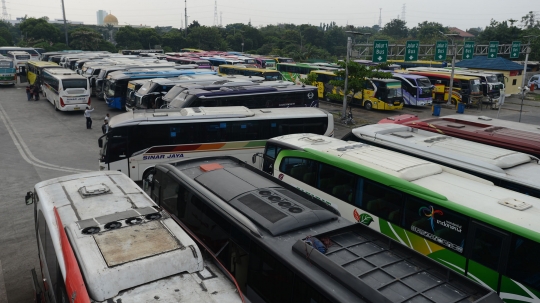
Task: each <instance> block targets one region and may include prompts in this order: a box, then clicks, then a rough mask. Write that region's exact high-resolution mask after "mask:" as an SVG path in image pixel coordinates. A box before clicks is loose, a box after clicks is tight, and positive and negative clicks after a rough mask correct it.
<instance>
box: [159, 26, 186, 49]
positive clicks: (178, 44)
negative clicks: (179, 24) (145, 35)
mask: <svg viewBox="0 0 540 303" xmlns="http://www.w3.org/2000/svg"><path fill="white" fill-rule="evenodd" d="M161 41H162V44H163V48H165V47H170V48H171V50H172V51H174V52H178V51H180V50H181V49H182V48H185V47H187V40H186V38H185V37H184V34H183V33H182V32H181V31H179V30H178V29H172V30H171V31H169V32H168V33H165V34H164V35H163V36H162V37H161Z"/></svg>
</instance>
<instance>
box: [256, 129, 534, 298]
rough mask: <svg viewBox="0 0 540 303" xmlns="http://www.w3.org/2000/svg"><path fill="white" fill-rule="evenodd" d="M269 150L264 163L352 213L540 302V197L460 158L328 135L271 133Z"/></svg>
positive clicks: (507, 292) (482, 280)
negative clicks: (474, 171)
mask: <svg viewBox="0 0 540 303" xmlns="http://www.w3.org/2000/svg"><path fill="white" fill-rule="evenodd" d="M395 135H396V136H400V135H403V136H406V134H400V133H396V134H395ZM262 157H263V161H262V166H261V169H262V170H264V171H266V172H268V173H271V174H273V175H274V176H275V177H278V178H279V179H280V180H283V181H285V182H286V183H288V184H291V185H293V186H295V187H297V188H299V189H301V190H302V191H304V192H306V193H308V194H310V195H311V196H313V197H315V198H317V199H319V200H321V201H323V202H325V203H327V204H329V205H331V206H333V207H335V208H336V209H337V210H338V211H339V212H340V214H341V216H342V217H344V218H345V219H348V220H352V221H354V222H359V223H363V224H366V225H368V226H369V227H371V228H373V229H374V230H377V231H379V232H381V233H383V234H385V235H386V236H388V237H390V238H391V239H393V240H395V241H397V242H399V243H401V244H403V245H406V246H408V247H410V248H412V249H414V250H416V251H418V252H419V253H421V254H423V255H426V256H428V257H430V258H432V259H434V260H436V261H438V262H440V263H442V264H445V265H446V266H448V267H449V268H451V269H453V270H455V271H456V272H459V273H461V274H464V275H465V276H467V277H469V278H470V279H472V280H474V281H476V282H478V283H479V284H482V285H484V286H487V287H489V288H491V289H493V290H494V291H496V292H497V293H498V294H499V296H500V297H501V298H502V299H503V300H504V301H505V302H512V303H515V302H539V300H540V258H538V257H537V254H538V253H539V252H540V232H539V231H540V220H538V215H539V214H540V211H539V210H538V208H540V199H538V198H535V197H532V196H528V195H525V194H522V193H518V192H514V191H511V190H508V189H505V188H502V187H498V186H495V185H494V184H493V183H492V182H490V181H487V180H485V179H481V178H478V177H476V176H473V175H470V174H467V173H464V172H461V171H458V170H456V169H453V168H449V167H445V166H442V165H439V164H435V163H432V162H428V161H425V160H421V159H418V158H414V157H411V156H407V155H404V154H401V153H397V152H393V151H389V150H385V149H382V148H378V147H374V146H371V145H367V144H361V143H358V142H346V141H342V140H338V139H335V138H325V137H323V136H319V135H310V134H297V135H287V136H282V137H277V138H273V139H270V140H268V141H267V143H266V147H265V151H264V153H263V155H262ZM253 158H256V156H254V157H253Z"/></svg>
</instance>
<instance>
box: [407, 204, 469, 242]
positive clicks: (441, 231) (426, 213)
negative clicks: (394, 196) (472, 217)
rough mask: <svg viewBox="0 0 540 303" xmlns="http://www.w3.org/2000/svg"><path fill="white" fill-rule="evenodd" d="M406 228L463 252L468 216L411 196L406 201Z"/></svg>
mask: <svg viewBox="0 0 540 303" xmlns="http://www.w3.org/2000/svg"><path fill="white" fill-rule="evenodd" d="M404 224H405V225H404V226H405V228H408V229H410V230H411V231H413V232H415V233H417V234H420V235H422V236H423V237H425V238H428V239H431V240H432V241H434V242H436V243H439V244H440V245H443V246H446V247H449V248H451V249H452V250H454V251H457V252H459V253H462V252H463V246H464V242H465V235H466V233H467V218H466V217H465V216H463V215H461V214H458V213H456V212H453V211H450V210H447V209H443V208H442V207H439V206H437V205H432V204H430V203H429V202H427V201H424V200H420V199H418V198H413V197H409V198H408V199H407V201H406V202H405V221H404Z"/></svg>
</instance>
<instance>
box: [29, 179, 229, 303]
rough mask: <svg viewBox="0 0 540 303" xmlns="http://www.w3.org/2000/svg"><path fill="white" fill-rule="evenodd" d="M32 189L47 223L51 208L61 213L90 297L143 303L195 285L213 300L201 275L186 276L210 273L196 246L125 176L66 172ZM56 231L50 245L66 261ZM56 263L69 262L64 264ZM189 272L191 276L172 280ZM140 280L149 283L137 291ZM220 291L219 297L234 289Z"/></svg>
mask: <svg viewBox="0 0 540 303" xmlns="http://www.w3.org/2000/svg"><path fill="white" fill-rule="evenodd" d="M35 190H36V194H37V195H38V197H39V201H40V203H42V205H43V206H42V208H43V210H44V213H43V214H44V216H45V217H46V218H47V221H49V222H57V220H56V219H55V214H54V212H55V210H56V211H57V212H58V215H59V218H60V220H61V223H62V225H63V226H62V228H64V229H65V232H66V234H67V237H68V239H69V243H70V245H71V247H72V248H73V252H74V254H75V256H76V258H77V261H78V264H79V267H80V269H81V273H82V275H83V277H84V281H85V284H86V289H87V291H88V295H89V296H90V297H91V298H92V299H93V300H96V301H100V302H102V301H107V300H111V299H112V298H114V297H117V298H118V297H119V301H120V300H121V299H123V300H124V301H126V302H129V301H138V300H137V298H138V299H139V300H140V299H141V298H142V297H148V296H149V295H150V294H148V293H151V297H153V296H154V295H155V292H156V290H159V294H160V296H162V297H163V298H162V299H164V302H172V300H171V299H167V298H168V297H169V298H170V296H173V295H174V293H175V290H174V289H175V288H182V287H192V288H191V289H190V290H189V292H193V291H195V292H196V293H198V296H194V297H192V298H197V297H199V296H202V297H203V298H205V299H206V300H210V301H214V299H212V296H215V294H214V293H212V294H210V292H211V289H210V291H208V292H206V290H205V289H201V288H200V286H199V285H198V282H197V281H199V282H200V280H197V279H196V278H195V277H194V276H192V277H189V275H190V274H197V273H198V272H204V271H205V263H204V262H203V257H202V255H201V251H200V250H199V248H198V246H197V244H196V243H195V242H194V241H193V240H192V239H191V238H190V237H189V236H188V234H187V233H186V232H185V231H184V230H183V229H182V228H181V227H180V226H179V225H178V224H177V223H176V222H175V221H174V220H173V219H172V218H170V217H169V216H168V214H167V213H165V212H162V211H159V209H157V208H156V207H155V206H156V205H155V204H154V203H153V201H152V200H151V199H150V198H149V197H148V196H147V195H146V194H145V193H144V192H143V191H142V190H141V189H140V188H139V187H138V186H137V185H136V184H135V183H134V182H133V181H131V180H130V179H129V177H127V176H126V175H124V174H122V173H119V172H114V171H106V172H90V173H84V174H77V175H68V176H64V177H60V178H56V179H51V180H47V181H43V182H40V183H38V184H36V186H35ZM52 225H53V226H54V224H52ZM51 234H53V235H56V237H53V238H54V239H55V240H56V241H55V240H53V243H54V246H55V248H56V253H57V255H59V258H62V257H63V254H62V249H60V239H59V238H60V236H59V234H58V232H57V231H53V230H51ZM57 238H58V239H57ZM186 248H190V249H186ZM48 249H52V247H51V248H48ZM59 266H60V267H61V268H64V267H65V265H64V263H63V262H59ZM141 271H143V272H144V273H141ZM63 272H64V273H65V272H66V271H65V269H64V270H63ZM208 273H210V272H208ZM186 274H187V275H188V278H187V279H186V277H184V276H182V279H178V278H177V279H174V278H170V277H171V276H175V275H186ZM157 280H160V282H156V281H157ZM149 283H152V284H149ZM143 285H152V286H151V287H147V288H144V287H143V288H141V289H138V291H135V292H133V291H132V290H133V288H135V287H139V286H143ZM164 286H168V287H164ZM206 286H207V287H210V288H214V289H215V288H217V287H216V286H215V285H212V284H211V283H210V284H207V285H206ZM129 290H131V291H129ZM197 290H198V291H197ZM219 290H220V292H221V291H223V294H222V296H223V295H225V293H227V292H229V295H232V294H234V292H235V291H236V289H234V290H233V289H228V290H227V289H219ZM184 295H185V296H186V297H187V296H188V294H186V292H184ZM187 298H189V297H187ZM222 299H223V297H222ZM215 300H216V301H214V302H218V301H217V298H216V299H215ZM112 301H116V300H112Z"/></svg>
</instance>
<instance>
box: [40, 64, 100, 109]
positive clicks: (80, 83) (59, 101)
mask: <svg viewBox="0 0 540 303" xmlns="http://www.w3.org/2000/svg"><path fill="white" fill-rule="evenodd" d="M42 79H43V83H42V89H43V94H44V96H45V98H47V100H49V102H51V104H52V105H53V106H54V109H55V110H57V111H75V110H85V109H86V106H89V105H90V102H91V99H90V85H89V83H88V79H86V78H85V77H83V76H81V75H78V74H77V73H76V72H74V71H72V70H69V69H65V68H54V69H47V68H45V69H43V70H42Z"/></svg>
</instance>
